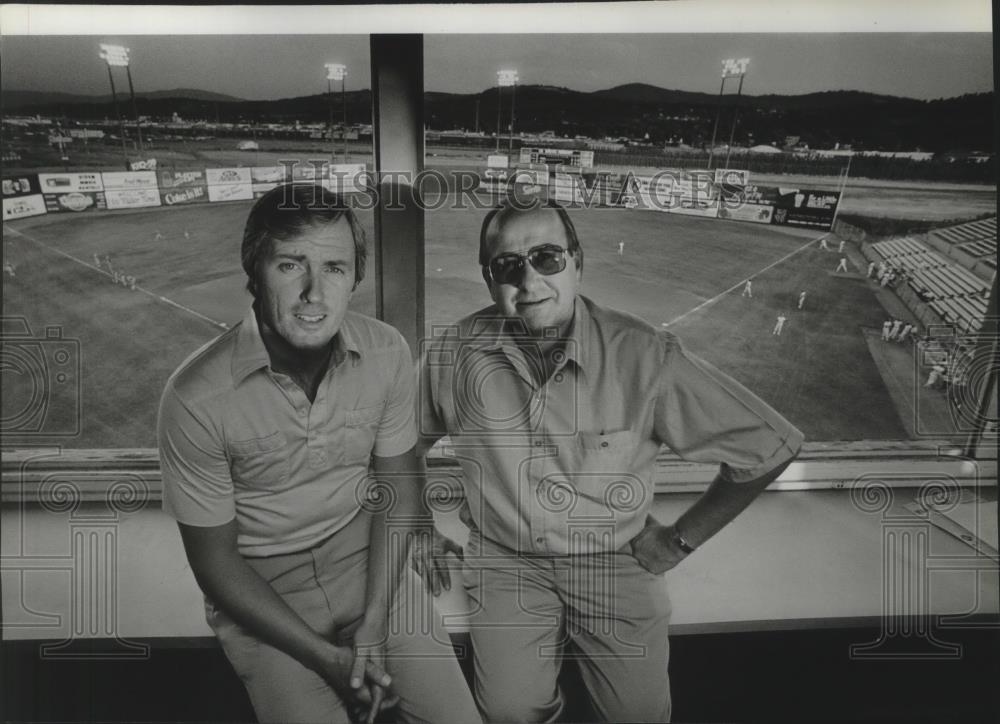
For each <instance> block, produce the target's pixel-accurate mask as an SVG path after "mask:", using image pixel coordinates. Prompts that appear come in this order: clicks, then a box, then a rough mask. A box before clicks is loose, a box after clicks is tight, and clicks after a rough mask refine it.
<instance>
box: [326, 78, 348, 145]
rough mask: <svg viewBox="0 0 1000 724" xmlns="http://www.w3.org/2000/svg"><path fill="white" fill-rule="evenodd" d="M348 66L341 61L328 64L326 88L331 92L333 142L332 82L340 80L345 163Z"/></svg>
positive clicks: (331, 110) (331, 109) (331, 132)
mask: <svg viewBox="0 0 1000 724" xmlns="http://www.w3.org/2000/svg"><path fill="white" fill-rule="evenodd" d="M346 78H347V66H346V65H342V64H340V63H327V64H326V90H327V93H329V94H330V143H331V145H332V144H333V86H331V85H330V84H331V82H332V81H335V80H339V81H340V101H341V105H342V106H343V109H344V121H343V131H342V133H343V136H344V163H347V91H346V90H345V87H346V83H347V81H346Z"/></svg>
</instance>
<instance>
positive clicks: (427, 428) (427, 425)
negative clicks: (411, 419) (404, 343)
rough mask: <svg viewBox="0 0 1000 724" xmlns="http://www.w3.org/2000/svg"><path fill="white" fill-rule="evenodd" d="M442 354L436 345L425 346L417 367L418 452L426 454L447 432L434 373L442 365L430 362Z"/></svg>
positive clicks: (438, 370)
mask: <svg viewBox="0 0 1000 724" xmlns="http://www.w3.org/2000/svg"><path fill="white" fill-rule="evenodd" d="M440 356H441V355H440V352H439V350H438V349H437V347H436V345H435V346H427V347H425V350H424V355H423V356H422V357H421V358H420V363H419V366H418V369H417V378H418V379H417V385H418V395H419V397H418V398H417V424H418V425H419V434H420V439H419V442H418V448H419V449H418V453H419V454H420V455H426V454H427V451H428V450H430V449H431V448H432V447H433V446H434V443H436V442H437V441H438V440H440V439H441V438H442V437H444V436H445V435H446V434H447V428H446V426H445V422H444V419H443V418H442V416H441V411H440V409H439V407H438V400H437V396H436V395H435V394H434V390H435V386H436V383H437V380H435V379H434V374H435V373H438V372H440V370H441V367H440V366H439V365H434V364H430V361H431V360H435V359H437V358H439V357H440Z"/></svg>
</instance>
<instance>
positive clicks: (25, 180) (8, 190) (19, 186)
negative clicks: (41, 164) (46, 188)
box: [3, 174, 42, 199]
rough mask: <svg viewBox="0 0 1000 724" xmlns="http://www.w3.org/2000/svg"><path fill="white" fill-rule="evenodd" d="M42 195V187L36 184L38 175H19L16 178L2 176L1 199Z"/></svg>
mask: <svg viewBox="0 0 1000 724" xmlns="http://www.w3.org/2000/svg"><path fill="white" fill-rule="evenodd" d="M40 193H42V187H41V186H39V184H38V174H21V175H18V176H4V178H3V197H4V198H5V199H9V198H14V197H16V196H37V195H38V194H40Z"/></svg>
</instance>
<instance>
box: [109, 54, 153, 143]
mask: <svg viewBox="0 0 1000 724" xmlns="http://www.w3.org/2000/svg"><path fill="white" fill-rule="evenodd" d="M128 51H129V49H128V48H125V47H123V46H121V45H107V44H105V43H101V58H103V59H104V61H105V62H106V63H107V64H108V73H109V74H110V73H111V67H112V66H117V67H121V68H125V75H126V77H127V78H128V94H129V98H130V99H131V101H132V118H133V119H134V120H135V136H136V140H137V142H138V145H139V150H140V151H141V150H142V146H143V144H142V127H141V126H140V125H139V109H138V108H137V107H136V105H135V87H134V86H133V85H132V68H131V66H130V65H129V62H128V61H129V58H128Z"/></svg>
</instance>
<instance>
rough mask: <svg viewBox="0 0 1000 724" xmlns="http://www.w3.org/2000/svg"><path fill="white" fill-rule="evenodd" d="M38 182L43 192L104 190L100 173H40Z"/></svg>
mask: <svg viewBox="0 0 1000 724" xmlns="http://www.w3.org/2000/svg"><path fill="white" fill-rule="evenodd" d="M38 184H39V186H40V187H41V189H42V193H43V194H69V193H75V192H80V193H88V192H92V191H103V190H104V184H103V182H102V181H101V174H99V173H40V174H38Z"/></svg>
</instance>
